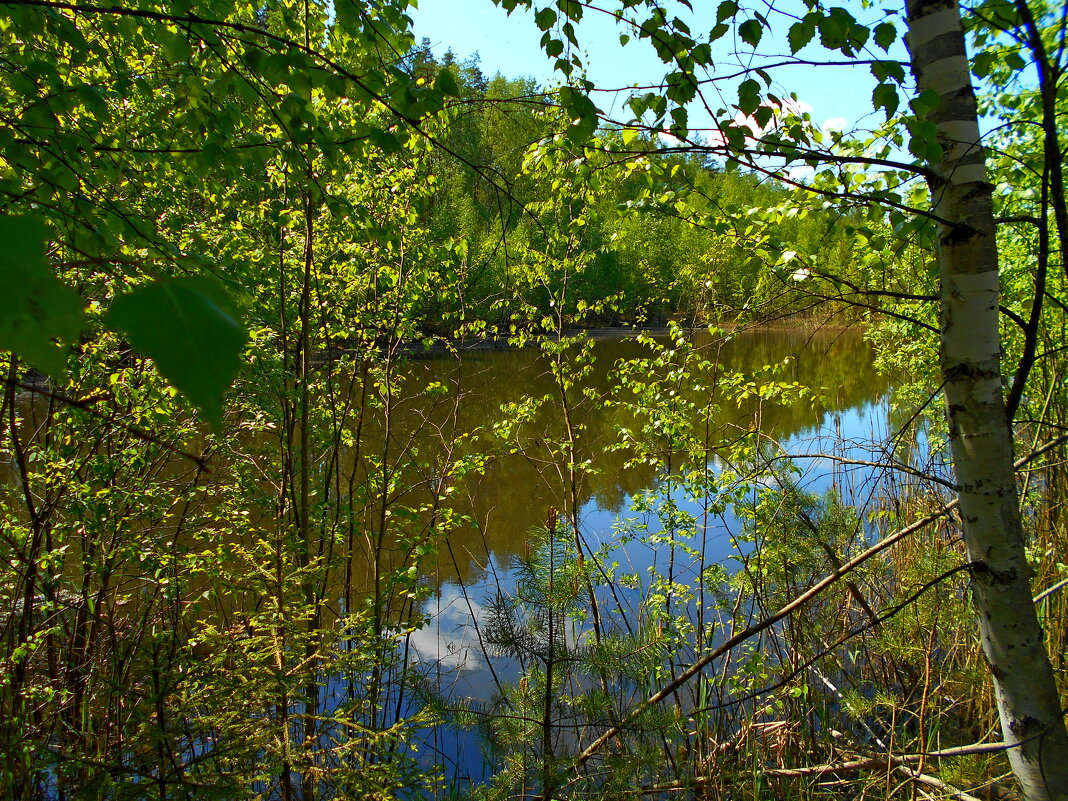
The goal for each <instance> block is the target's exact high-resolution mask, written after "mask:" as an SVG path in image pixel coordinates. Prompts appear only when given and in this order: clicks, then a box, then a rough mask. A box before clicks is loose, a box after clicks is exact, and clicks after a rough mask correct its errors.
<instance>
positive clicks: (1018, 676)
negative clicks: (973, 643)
mask: <svg viewBox="0 0 1068 801" xmlns="http://www.w3.org/2000/svg"><path fill="white" fill-rule="evenodd" d="M906 3H907V10H908V43H909V50H910V51H911V55H912V70H913V73H914V75H915V76H916V82H917V85H918V88H919V90H920V91H924V90H933V91H934V92H936V93H937V94H938V96H939V98H940V103H939V104H938V106H937V108H935V110H934V111H932V112H931V113H930V114H929V115H928V119H929V120H930V121H931V122H933V123H935V125H936V127H937V129H938V137H939V143H940V144H941V145H942V147H943V149H944V155H943V157H942V158H941V160H939V161H938V162H933V163H930V164H929V165H928V166H929V168H930V170H931V172H932V177H931V178H930V179H929V185H930V189H931V198H932V205H933V210H934V212H935V214H936V215H938V217H940V218H941V219H943V220H946V221H947V222H948V223H949V224H948V225H943V226H941V227H940V230H939V234H938V245H937V249H938V252H937V256H938V263H939V269H940V273H941V278H942V290H941V294H942V342H941V354H942V370H943V377H944V380H945V393H946V405H947V408H948V412H949V424H950V440H951V447H952V452H953V463H954V466H955V469H956V478H957V482H958V484H959V492H960V515H961V519H962V520H963V525H964V537H965V542H966V543H967V548H968V555H969V558H970V559H971V560H972V561H973V562H974V563H975V568H974V570H973V571H972V594H973V600H974V603H975V607H976V612H977V614H978V617H979V627H980V632H981V636H982V643H983V651H984V653H985V654H986V658H987V661H988V663H989V665H990V672H991V674H992V675H993V681H994V692H995V696H996V699H997V704H998V710H999V713H1000V715H1001V726H1002V731H1003V733H1004V737H1005V742H1006V743H1010V744H1014V745H1017V747H1015V748H1012V749H1011V750H1010V751H1009V752H1008V755H1009V761H1010V763H1011V765H1012V769H1013V772H1014V773H1015V775H1016V778H1017V780H1018V781H1019V783H1020V786H1021V789H1022V790H1023V792H1024V794H1025V796H1026V798H1027V799H1028V801H1046V800H1047V799H1068V735H1066V733H1065V727H1064V720H1063V716H1062V713H1061V705H1060V699H1059V698H1058V695H1057V689H1056V685H1055V682H1054V677H1053V669H1052V666H1051V664H1050V660H1049V655H1048V653H1047V651H1046V646H1045V641H1044V639H1043V634H1042V629H1041V627H1040V626H1039V623H1038V617H1037V614H1036V612H1035V606H1034V604H1033V603H1032V601H1031V586H1030V581H1029V577H1030V571H1029V568H1028V565H1027V561H1026V558H1025V553H1024V545H1025V542H1024V532H1023V528H1022V524H1021V520H1020V509H1019V500H1018V497H1017V489H1016V477H1015V473H1014V470H1013V464H1012V463H1013V448H1012V434H1011V431H1010V427H1009V422H1008V420H1007V417H1006V412H1005V404H1004V398H1003V395H1002V375H1001V360H1000V357H1001V348H1000V341H999V335H998V254H997V244H996V242H995V237H994V221H993V207H992V203H991V187H990V184H989V183H988V182H987V177H986V168H985V159H984V155H983V150H982V147H981V146H980V143H979V124H978V115H977V110H976V102H975V93H974V91H973V89H972V85H971V78H970V74H969V70H968V60H967V54H966V52H965V44H964V33H963V28H962V25H961V17H960V10H959V8H958V6H957V3H956V2H955V0H906Z"/></svg>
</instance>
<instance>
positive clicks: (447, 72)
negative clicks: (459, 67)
mask: <svg viewBox="0 0 1068 801" xmlns="http://www.w3.org/2000/svg"><path fill="white" fill-rule="evenodd" d="M434 88H435V89H437V90H438V91H440V92H443V93H444V94H447V95H450V96H452V97H459V96H460V87H459V85H458V84H457V83H456V76H455V75H453V72H452V70H451V69H449V68H448V67H442V68H441V70H439V72H438V77H437V78H435V79H434Z"/></svg>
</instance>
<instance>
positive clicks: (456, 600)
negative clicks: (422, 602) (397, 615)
mask: <svg viewBox="0 0 1068 801" xmlns="http://www.w3.org/2000/svg"><path fill="white" fill-rule="evenodd" d="M424 611H425V612H426V614H427V616H428V617H429V618H430V623H429V624H428V625H426V626H424V627H423V628H421V629H419V630H417V631H414V632H412V633H411V635H409V642H410V643H411V646H412V650H413V651H415V653H416V656H417V657H418V658H419V660H420V661H421V662H436V663H438V664H440V665H442V666H443V667H450V668H459V669H460V670H476V669H478V668H480V667H482V650H481V648H480V647H479V644H478V638H477V637H476V636H475V632H474V626H473V625H472V623H473V621H475V620H481V619H482V618H483V616H484V614H485V610H484V609H483V607H482V606H481V605H479V604H478V603H476V602H475V601H472V600H470V599H467V598H464V596H463V594H462V593H461V592H460V590H459V588H457V587H452V586H448V585H447V586H445V587H442V589H441V594H440V595H438V596H436V597H434V598H431V599H430V600H429V601H427V604H426V607H425V608H424Z"/></svg>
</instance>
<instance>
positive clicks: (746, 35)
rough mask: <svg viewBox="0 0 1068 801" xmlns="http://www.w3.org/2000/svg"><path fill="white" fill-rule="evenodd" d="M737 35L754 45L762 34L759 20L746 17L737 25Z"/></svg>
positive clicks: (762, 30)
mask: <svg viewBox="0 0 1068 801" xmlns="http://www.w3.org/2000/svg"><path fill="white" fill-rule="evenodd" d="M738 35H739V36H741V37H742V41H743V42H745V43H746V44H749V45H752V46H753V47H756V46H757V45H758V44H760V37H762V36H763V35H764V26H763V25H761V24H760V21H759V20H755V19H747V20H746V21H745V22H743V23H742V24H741V25H739V26H738Z"/></svg>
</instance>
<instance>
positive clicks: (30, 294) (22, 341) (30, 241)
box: [0, 216, 83, 380]
mask: <svg viewBox="0 0 1068 801" xmlns="http://www.w3.org/2000/svg"><path fill="white" fill-rule="evenodd" d="M50 236H51V232H50V231H49V229H48V226H47V225H46V224H45V222H44V221H43V220H42V219H41V218H39V217H34V216H27V217H6V216H0V349H4V350H11V351H14V352H15V353H17V354H18V355H19V356H21V357H22V358H23V359H25V360H26V361H27V362H29V363H30V364H32V365H33V366H34V367H37V368H38V369H40V370H43V371H44V372H46V373H48V375H50V376H52V377H53V378H55V379H57V380H59V379H62V378H63V376H64V375H66V372H67V345H69V343H71V342H73V341H74V340H75V338H77V336H78V332H79V331H80V330H81V327H82V322H83V313H82V309H83V303H82V300H81V298H79V297H78V295H77V294H75V292H74V291H72V290H71V289H70V288H68V287H67V286H66V285H64V284H63V282H61V281H60V280H59V279H58V278H56V276H55V275H53V274H52V271H51V270H50V269H49V267H48V261H47V260H46V258H45V242H46V241H48V239H49V238H50ZM57 340H58V341H57Z"/></svg>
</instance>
